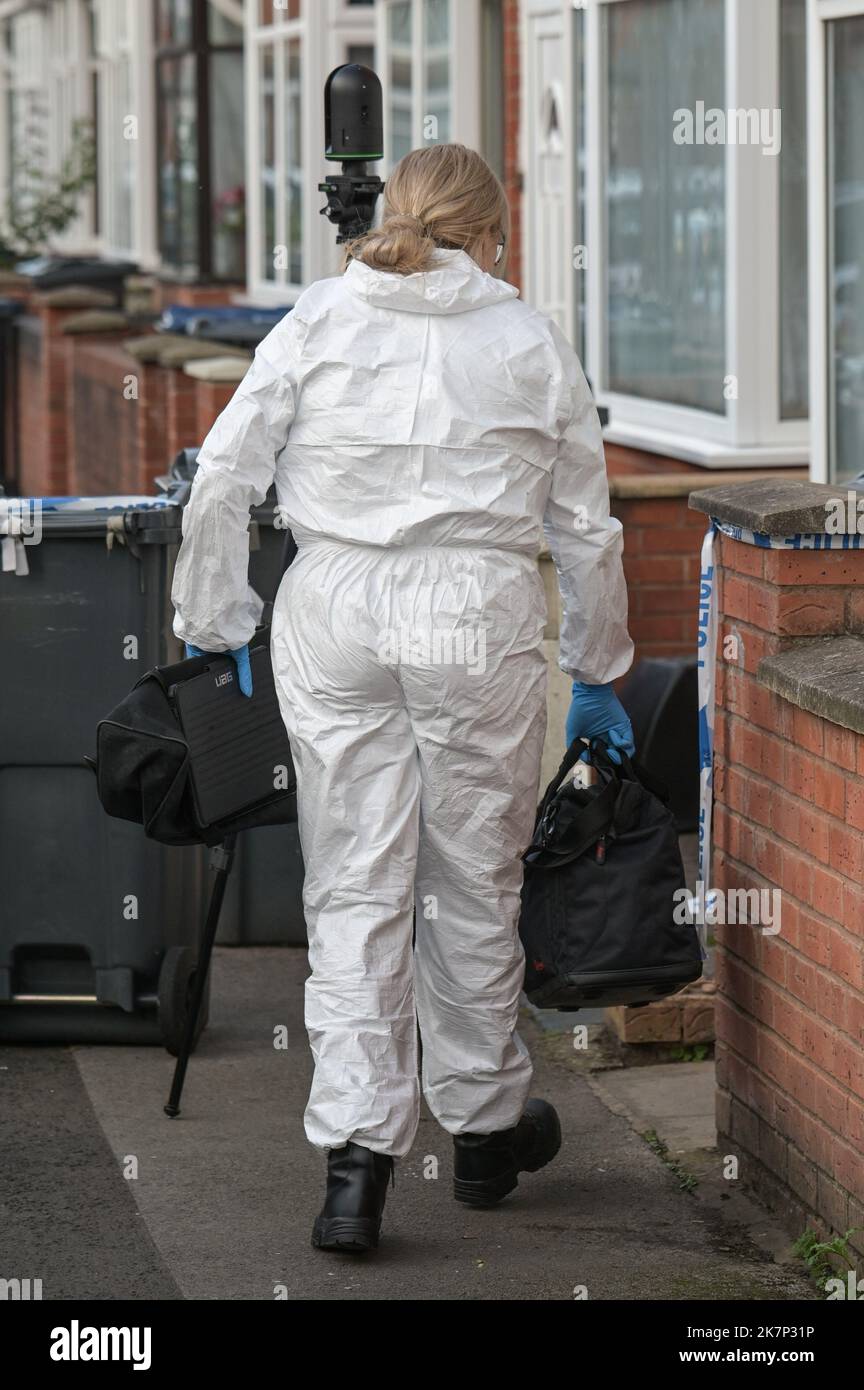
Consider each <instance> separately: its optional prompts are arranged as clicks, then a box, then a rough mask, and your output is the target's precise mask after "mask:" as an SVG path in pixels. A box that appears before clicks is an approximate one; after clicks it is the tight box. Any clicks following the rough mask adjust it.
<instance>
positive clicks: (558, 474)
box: [173, 250, 632, 1157]
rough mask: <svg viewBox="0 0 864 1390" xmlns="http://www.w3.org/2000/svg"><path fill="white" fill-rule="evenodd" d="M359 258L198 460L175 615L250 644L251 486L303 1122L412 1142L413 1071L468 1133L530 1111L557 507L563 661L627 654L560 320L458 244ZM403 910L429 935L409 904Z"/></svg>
mask: <svg viewBox="0 0 864 1390" xmlns="http://www.w3.org/2000/svg"><path fill="white" fill-rule="evenodd" d="M435 259H436V264H435V267H434V269H432V270H430V271H427V272H425V273H419V274H412V275H407V276H402V275H399V274H397V273H395V272H381V271H377V270H373V269H371V268H370V267H368V266H365V265H363V264H362V263H361V262H359V261H356V260H355V261H352V262H351V263H350V265H349V267H348V270H347V271H346V273H345V274H344V275H342V276H338V277H335V278H332V279H325V280H321V281H319V282H317V283H316V284H313V285H312V286H310V288H309V289H307V290H306V291H304V293H303V294H302V295H301V296H300V298H299V300H298V301H297V304H296V306H295V308H294V310H293V312H291V313H290V314H288V315H287V316H286V318H284V319H283V320H282V321H281V322H280V323H279V324H278V325H277V327H276V328H274V329H273V330H272V332H271V333H269V334H268V336H267V337H266V338H265V339H264V341H263V342H262V343H261V345H260V346H259V348H258V350H257V353H256V356H255V361H254V362H253V364H252V366H251V367H250V370H249V372H248V374H247V376H246V377H245V379H244V380H243V381H242V382H241V384H240V386H239V387H238V390H237V392H236V394H235V396H234V397H233V399H232V400H231V402H230V403H229V405H228V406H227V408H226V409H225V410H224V411H223V413H222V415H221V416H220V417H219V419H218V420H217V421H216V423H215V425H214V426H213V428H212V430H211V431H210V433H209V435H208V436H207V439H206V441H205V443H204V446H203V449H202V451H201V454H200V456H199V461H198V471H197V474H196V476H195V481H194V485H193V488H192V493H191V497H190V500H189V503H188V505H187V507H186V510H185V513H184V518H183V536H184V540H183V545H182V547H181V551H180V555H179V559H178V563H177V569H176V576H175V581H174V590H173V599H174V604H175V607H176V613H177V616H176V620H175V624H174V631H175V633H176V634H177V636H178V637H180V638H182V639H183V640H185V641H187V642H191V643H194V644H195V645H196V646H198V647H200V648H201V649H202V650H203V651H211V652H216V651H224V650H226V649H231V648H237V647H240V646H241V645H243V644H244V643H246V642H248V641H249V639H250V638H251V637H252V635H253V631H254V628H255V625H256V621H257V619H258V618H259V616H260V612H261V603H260V600H259V599H258V598H257V596H256V595H255V594H254V591H252V590H251V589H250V587H249V584H248V578H247V573H248V536H247V528H248V522H249V508H250V505H251V504H253V503H261V502H262V501H263V500H264V497H265V494H266V493H267V490H268V488H269V486H270V484H271V483H272V482H273V481H274V479H275V484H276V492H277V497H278V501H279V504H280V506H281V508H282V510H283V515H284V518H285V522H286V524H287V525H288V526H290V527H291V529H292V531H293V533H294V536H295V539H296V541H297V544H298V547H299V553H298V555H297V557H296V559H295V561H294V563H293V564H292V566H291V567H290V568H289V570H288V571H287V572H286V575H285V577H284V578H283V580H282V583H281V586H280V589H279V593H278V596H277V599H276V604H275V609H274V613H273V623H272V657H273V667H274V671H275V676H276V683H277V689H278V692H279V700H280V705H281V709H282V713H283V717H284V719H285V723H286V725H287V728H288V732H289V735H290V740H291V746H292V752H293V755H294V759H295V763H296V771H297V778H298V803H299V814H300V839H301V845H302V849H303V855H304V859H305V867H306V878H305V886H304V906H305V914H306V922H307V926H308V931H309V958H310V964H311V968H312V974H311V977H310V979H309V980H308V983H307V987H306V1025H307V1028H308V1032H309V1038H310V1042H311V1046H312V1051H313V1054H314V1059H315V1076H314V1081H313V1085H312V1091H311V1095H310V1099H309V1104H308V1107H307V1110H306V1117H305V1119H306V1132H307V1135H308V1137H309V1139H310V1140H311V1142H312V1143H313V1144H315V1145H318V1146H320V1147H322V1148H325V1149H327V1148H330V1147H338V1146H341V1145H342V1144H344V1143H345V1142H346V1141H348V1140H349V1139H350V1140H353V1141H354V1142H355V1143H358V1144H362V1145H364V1146H365V1147H367V1148H369V1149H373V1150H377V1151H378V1152H380V1153H385V1154H393V1155H394V1156H397V1157H398V1156H400V1155H402V1154H405V1153H406V1152H407V1151H408V1149H409V1148H410V1147H411V1144H412V1141H413V1139H414V1136H415V1132H416V1127H417V1121H418V1111H419V1083H418V1076H417V1070H418V1068H417V1062H418V1046H417V1027H416V1022H417V1021H419V1026H420V1033H421V1038H422V1084H423V1091H424V1094H425V1096H426V1099H427V1101H428V1104H429V1106H430V1108H431V1109H432V1111H433V1113H434V1115H435V1116H436V1118H437V1119H438V1121H439V1122H440V1123H441V1124H442V1125H443V1127H444V1128H445V1129H446V1130H448V1131H450V1132H451V1133H453V1134H457V1133H461V1132H466V1131H467V1132H472V1133H492V1132H494V1131H496V1130H500V1129H506V1128H508V1127H510V1126H511V1125H515V1124H516V1122H517V1121H518V1119H519V1117H520V1115H521V1113H522V1110H523V1107H524V1104H525V1101H526V1098H527V1096H528V1088H529V1084H530V1080H531V1064H530V1060H529V1057H528V1054H527V1051H526V1048H525V1046H524V1044H523V1043H522V1040H521V1039H520V1038H519V1036H518V1034H517V1032H516V1021H517V1010H518V1006H519V994H520V988H521V985H522V977H523V963H524V962H523V953H522V948H521V945H520V942H519V938H518V931H517V923H518V915H519V896H520V888H521V880H522V865H521V862H520V854H521V852H522V850H523V849H524V848H525V846H526V845H527V843H528V841H529V840H530V838H531V833H532V828H533V821H534V815H535V809H536V802H537V793H538V780H539V764H540V755H541V748H542V743H543V737H544V731H545V725H546V703H545V688H546V672H545V661H544V657H543V652H542V647H541V642H542V638H543V629H544V625H545V623H546V619H547V615H546V603H545V597H544V590H543V584H542V580H541V577H540V574H539V571H538V566H537V559H536V557H537V553H538V549H539V545H540V541H541V539H542V536H541V524H542V526H543V529H544V530H545V534H546V536H547V538H548V542H549V546H550V549H551V551H552V554H553V557H554V559H555V563H556V567H557V571H558V575H559V582H560V585H561V590H562V595H563V606H564V616H563V624H562V629H561V651H560V663H561V666H562V668H563V669H564V670H565V671H566V672H568V673H569V674H570V675H572V676H574V677H575V678H578V679H579V680H583V681H588V682H591V683H601V682H604V681H610V680H612V679H614V678H615V677H617V676H620V675H622V674H623V673H624V672H625V671H626V670H627V669H628V667H629V666H630V662H631V659H632V644H631V642H630V638H629V636H628V634H627V626H626V617H627V596H626V589H625V584H624V578H623V572H622V565H621V549H622V541H621V527H620V524H619V523H618V522H617V521H615V520H614V519H612V518H610V515H609V493H608V485H607V480H606V473H605V467H604V460H603V449H602V442H601V433H600V425H599V421H598V418H597V412H596V409H595V407H594V404H593V402H592V399H591V396H590V393H589V389H588V386H587V384H586V381H585V377H584V375H583V373H582V369H581V367H580V365H579V362H578V359H577V357H576V355H575V353H574V352H573V350H572V348H571V347H570V346H569V344H568V343H567V341H566V339H565V338H564V336H563V334H562V333H561V332H560V330H559V329H558V328H557V327H556V326H555V324H553V323H552V321H551V320H550V319H548V318H547V317H545V316H544V315H543V314H541V313H538V312H536V311H534V310H532V309H530V308H528V307H527V306H526V305H525V304H524V303H523V302H522V301H521V300H520V299H519V297H518V292H517V290H516V289H515V288H514V287H513V286H511V285H508V284H506V283H505V282H504V281H502V280H499V279H496V278H495V277H493V276H491V275H488V274H486V273H485V272H484V271H482V270H481V269H480V268H479V266H477V264H476V263H475V262H474V261H473V260H472V259H471V258H470V257H469V256H468V255H467V253H466V252H464V251H450V250H438V251H436V253H435ZM415 905H416V948H415V951H414V953H413V955H412V915H413V911H414V908H415Z"/></svg>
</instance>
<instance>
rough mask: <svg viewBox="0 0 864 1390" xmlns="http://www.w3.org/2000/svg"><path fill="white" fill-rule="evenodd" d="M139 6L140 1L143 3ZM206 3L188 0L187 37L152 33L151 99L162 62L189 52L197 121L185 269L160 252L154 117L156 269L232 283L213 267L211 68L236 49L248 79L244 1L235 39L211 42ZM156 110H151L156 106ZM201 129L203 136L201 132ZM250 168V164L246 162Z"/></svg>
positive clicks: (184, 278) (182, 279)
mask: <svg viewBox="0 0 864 1390" xmlns="http://www.w3.org/2000/svg"><path fill="white" fill-rule="evenodd" d="M158 3H159V0H153V4H152V16H153V20H152V23H153V29H154V31H155V27H156V22H157V17H158ZM142 8H143V7H142ZM209 13H210V12H209V3H208V0H192V9H191V16H192V32H191V35H190V39H189V42H188V43H181V44H165V45H160V44H159V43H158V42H157V40H156V37H155V33H154V37H153V45H152V55H153V60H152V61H153V78H152V81H153V88H154V94H155V102H156V104H157V105H158V100H159V98H158V93H159V90H160V72H161V69H162V67H163V66H164V65H165V64H167V63H170V62H173V61H175V60H177V59H183V58H192V59H194V67H195V126H196V135H197V141H196V158H197V173H198V197H197V200H196V201H197V207H196V237H195V241H196V248H195V260H196V264H195V267H194V269H193V270H192V271H191V272H189V271H186V270H184V269H183V268H182V267H177V266H175V265H174V264H173V263H172V262H170V261H167V260H165V259H164V257H163V255H162V244H163V243H162V187H161V182H160V180H159V150H158V124H157V123H156V122H155V121H154V125H153V143H154V146H156V147H157V148H156V149H155V152H154V154H155V174H156V178H155V184H154V190H153V191H154V197H155V202H156V232H157V240H158V246H159V257H160V269H161V273H162V274H163V275H164V276H165V277H166V279H167V278H170V279H176V281H177V282H178V283H180V284H183V283H193V284H213V285H219V284H228V285H230V284H234V283H236V277H235V276H228V277H226V276H223V275H217V274H216V272H215V269H214V254H213V252H214V241H213V233H214V227H213V179H212V130H211V122H210V107H211V102H210V79H211V71H212V60H213V58H214V56H215V55H217V54H220V53H235V54H237V55H239V57H240V59H241V67H242V72H243V80H244V82H245V79H246V62H245V53H244V50H245V42H244V39H245V7H244V27H243V30H242V36H241V37H240V38H239V39H238V40H237V41H236V42H233V43H227V42H226V43H215V42H213V41H212V40H211V38H210V30H209V23H208V20H209ZM243 109H244V111H245V109H246V98H245V93H244V97H243ZM154 114H155V112H154ZM202 133H203V139H202V138H201V137H202ZM246 149H247V147H246V144H245V140H244V146H243V157H244V163H245V161H246ZM247 168H248V166H247ZM245 259H246V248H245V247H244V264H245Z"/></svg>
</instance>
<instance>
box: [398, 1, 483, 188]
mask: <svg viewBox="0 0 864 1390" xmlns="http://www.w3.org/2000/svg"><path fill="white" fill-rule="evenodd" d="M376 8H377V10H378V53H379V55H380V61H379V69H378V74H379V76H380V78H381V83H382V86H383V88H384V149H385V166H386V168H387V169H388V170H389V169H392V167H393V165H394V164H396V163H397V162H398V161H399V160H400V159H401V158H402V156H403V155H405V154H407V153H408V151H409V150H412V149H418V148H420V147H422V146H424V145H429V144H443V143H446V142H447V141H450V140H458V141H460V142H461V143H462V144H464V145H469V146H471V147H472V148H473V149H478V150H481V151H482V150H483V148H484V111H483V96H484V90H485V76H486V74H485V72H484V69H483V66H482V61H481V38H482V36H483V33H484V29H483V24H484V6H483V4H482V3H481V0H379V4H378V5H377V6H376Z"/></svg>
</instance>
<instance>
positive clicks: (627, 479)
mask: <svg viewBox="0 0 864 1390" xmlns="http://www.w3.org/2000/svg"><path fill="white" fill-rule="evenodd" d="M772 475H773V476H774V477H780V478H787V479H793V480H804V481H806V478H807V470H806V468H796V469H783V470H777V469H772ZM765 476H766V473H765V470H761V471H759V472H753V471H750V470H749V469H748V470H747V471H741V470H740V469H734V470H732V469H723V470H722V471H721V470H718V472H716V473H711V474H709V475H708V476H707V477H705V478H704V479H701V480H700V482H701V486H700V488H699V493H700V494H701V493H702V491H703V490H707V489H710V490H711V491H712V493H713V490H714V488H719V487H729V486H732V485H734V484H737V485H739V486H740V484H742V483H746V482H753V481H756V480H759V479H763V478H765ZM691 494H693V471H692V470H691V471H690V472H687V473H622V474H620V475H615V474H610V477H609V496H610V497H613V498H615V497H619V498H621V499H622V500H623V499H624V498H627V499H628V500H630V499H638V498H645V499H646V500H651V499H653V498H662V497H687V496H689V495H691ZM697 510H702V509H701V508H698V509H697Z"/></svg>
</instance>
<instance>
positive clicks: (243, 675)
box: [186, 642, 252, 695]
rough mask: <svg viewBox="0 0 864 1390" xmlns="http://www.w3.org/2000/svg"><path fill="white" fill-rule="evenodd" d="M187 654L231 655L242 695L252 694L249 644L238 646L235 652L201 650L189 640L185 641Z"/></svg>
mask: <svg viewBox="0 0 864 1390" xmlns="http://www.w3.org/2000/svg"><path fill="white" fill-rule="evenodd" d="M186 655H187V656H233V658H234V660H235V662H236V664H237V677H238V684H239V686H240V690H241V691H242V693H243V694H244V695H251V694H252V667H251V666H250V665H249V646H248V643H247V645H246V646H245V647H238V648H237V650H236V651H235V652H202V650H201V648H200V647H193V646H192V644H191V642H187V643H186Z"/></svg>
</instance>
